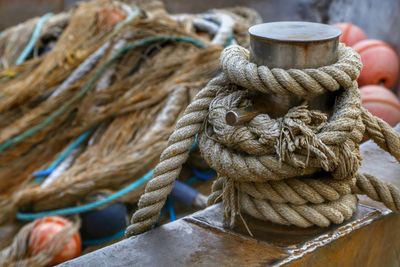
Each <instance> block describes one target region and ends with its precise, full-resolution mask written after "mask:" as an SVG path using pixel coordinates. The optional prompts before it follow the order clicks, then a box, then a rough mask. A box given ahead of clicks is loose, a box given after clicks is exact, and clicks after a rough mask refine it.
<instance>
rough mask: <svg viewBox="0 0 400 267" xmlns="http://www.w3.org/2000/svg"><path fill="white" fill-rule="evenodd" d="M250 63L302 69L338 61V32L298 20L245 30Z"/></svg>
mask: <svg viewBox="0 0 400 267" xmlns="http://www.w3.org/2000/svg"><path fill="white" fill-rule="evenodd" d="M249 33H250V60H251V61H252V62H254V63H256V64H257V65H266V66H268V67H269V68H283V69H305V68H318V67H322V66H326V65H331V64H333V63H335V62H336V61H337V60H338V44H339V36H340V34H341V31H340V30H339V29H337V28H336V27H334V26H331V25H327V24H321V23H313V22H302V21H294V22H293V21H282V22H270V23H263V24H258V25H254V26H252V27H250V28H249Z"/></svg>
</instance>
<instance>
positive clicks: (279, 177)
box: [126, 44, 400, 236]
mask: <svg viewBox="0 0 400 267" xmlns="http://www.w3.org/2000/svg"><path fill="white" fill-rule="evenodd" d="M221 67H222V70H223V73H222V74H220V75H219V76H218V77H216V78H214V79H213V80H212V81H210V82H209V84H208V85H207V86H206V87H205V88H204V89H202V90H201V91H200V92H199V94H198V95H197V96H196V97H195V99H194V100H193V102H192V103H191V104H190V105H189V106H188V107H187V109H186V111H185V113H184V115H183V116H182V118H181V119H180V120H179V121H178V123H177V126H176V129H175V131H174V132H173V134H172V135H171V136H170V138H169V142H168V146H167V148H166V149H165V150H164V152H163V153H162V154H161V158H160V163H159V164H158V165H157V166H156V168H155V171H154V177H153V179H152V180H150V181H149V183H148V184H147V186H146V190H145V193H144V194H143V195H142V196H141V198H140V200H139V209H138V210H137V211H136V213H135V214H134V215H133V216H132V220H131V225H130V226H129V227H128V229H127V231H126V235H127V236H130V235H135V234H139V233H142V232H145V231H147V230H149V229H150V228H151V227H152V226H153V225H154V224H155V222H156V221H157V218H158V216H159V212H160V210H161V208H162V206H163V205H164V202H165V199H166V197H167V196H168V194H169V193H170V191H171V189H172V186H173V182H174V180H175V179H176V177H178V175H179V173H180V170H181V167H182V164H183V163H184V162H185V161H186V160H187V157H188V153H189V149H190V146H191V144H192V143H193V142H194V139H195V136H196V135H197V134H198V136H199V147H200V150H201V152H202V155H203V157H204V158H205V160H206V161H207V162H208V164H209V165H210V166H211V167H212V168H213V169H215V170H216V171H217V173H218V178H217V180H216V181H215V182H214V184H213V188H212V191H213V192H212V194H211V195H210V197H209V204H213V203H216V202H218V201H220V200H222V201H223V204H224V210H225V212H224V215H225V219H226V222H227V223H228V224H229V226H231V227H232V226H234V224H235V218H236V215H238V214H239V215H240V213H241V211H243V212H245V213H247V214H249V215H251V216H253V217H256V218H259V219H262V220H266V221H271V222H274V223H278V224H284V225H295V226H299V227H309V226H312V225H317V226H320V227H327V226H329V225H330V224H332V223H334V224H340V223H342V222H343V221H344V220H347V219H349V218H350V217H351V216H352V215H353V214H354V212H355V211H356V208H357V197H356V195H355V194H366V195H367V196H369V197H370V198H372V199H374V200H377V201H381V202H383V203H384V204H385V205H386V206H387V207H388V208H390V209H392V210H395V211H398V210H399V209H400V192H399V190H398V189H397V188H395V187H394V186H392V185H389V184H386V183H384V182H383V181H380V180H379V179H377V178H375V177H373V176H371V175H363V174H360V173H358V168H359V167H360V164H361V156H360V152H359V144H360V142H361V141H362V139H363V136H364V134H366V135H367V136H368V137H370V138H371V139H373V140H374V141H375V142H376V143H377V144H378V145H379V146H380V147H381V148H382V149H384V150H386V151H388V152H389V153H391V154H392V155H393V156H394V157H395V158H396V159H397V160H400V136H399V134H397V133H396V132H394V130H393V129H392V128H391V127H390V126H389V125H387V124H386V123H385V122H384V121H382V120H381V119H379V118H376V117H374V116H373V115H371V114H370V113H369V112H368V111H367V110H365V109H364V108H362V107H361V101H360V96H359V92H358V86H357V82H356V79H357V77H358V75H359V73H360V70H361V68H362V64H361V61H360V57H359V55H358V54H357V53H356V52H354V51H353V50H352V49H351V48H349V47H345V46H344V45H343V44H340V45H339V60H338V61H337V62H336V63H335V64H333V65H330V66H324V67H321V68H318V69H304V70H299V69H290V70H283V69H269V68H268V67H267V66H257V65H255V64H254V63H251V62H249V52H248V50H246V49H245V48H243V47H240V46H230V47H228V48H226V49H225V50H224V51H223V53H222V55H221ZM254 91H255V92H259V93H262V94H273V95H279V96H293V95H295V96H299V97H301V98H302V99H305V103H304V104H302V105H300V106H296V107H293V108H291V109H290V110H289V111H288V112H287V114H286V115H284V116H283V117H281V118H275V119H274V118H271V117H270V116H269V115H268V114H259V115H257V116H256V117H254V118H253V119H252V120H251V121H249V122H248V123H245V124H243V125H239V126H229V125H227V124H226V122H225V114H226V112H227V111H229V110H230V109H233V108H240V107H244V106H245V107H247V106H249V105H251V104H252V103H251V99H250V98H249V97H248V95H249V94H250V93H251V92H254ZM327 92H337V99H336V101H335V104H334V108H333V114H332V116H330V117H329V118H328V116H327V114H325V113H323V112H320V111H317V110H310V109H309V108H308V107H307V101H308V100H311V99H312V98H313V97H315V96H318V95H321V94H324V93H327Z"/></svg>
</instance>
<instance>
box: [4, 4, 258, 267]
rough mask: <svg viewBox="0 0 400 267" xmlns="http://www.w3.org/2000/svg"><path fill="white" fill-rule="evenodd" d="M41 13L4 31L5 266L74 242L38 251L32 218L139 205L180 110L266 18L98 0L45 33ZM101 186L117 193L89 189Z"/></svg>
mask: <svg viewBox="0 0 400 267" xmlns="http://www.w3.org/2000/svg"><path fill="white" fill-rule="evenodd" d="M40 21H43V17H42V18H40V19H39V18H38V19H34V20H30V21H28V22H27V23H23V24H21V25H19V26H16V27H13V28H11V29H8V30H5V31H4V32H3V34H2V35H1V36H0V61H1V63H0V235H1V236H2V238H1V240H0V249H1V250H0V266H16V265H18V266H44V265H46V264H47V263H48V262H50V261H51V259H52V257H54V255H57V254H58V253H59V252H60V250H61V249H62V248H63V246H61V245H59V246H58V245H57V246H54V247H49V248H46V249H45V250H44V252H43V253H40V254H38V255H31V253H29V250H28V246H27V240H29V235H30V230H31V228H32V227H31V226H30V224H27V225H26V227H23V228H22V230H21V231H20V232H19V233H18V234H16V232H17V231H18V229H19V228H20V227H21V226H22V223H21V221H30V220H35V219H37V218H42V217H46V216H54V215H63V216H71V215H75V214H79V213H84V212H87V211H88V210H94V209H96V208H99V207H104V206H105V204H109V203H112V202H113V201H118V202H123V203H125V204H131V205H135V203H136V202H137V200H138V198H139V196H140V195H141V192H142V191H143V190H144V184H145V183H146V182H147V181H148V179H149V178H150V177H151V175H150V174H149V173H151V172H152V169H153V167H154V166H155V165H156V164H157V162H158V159H159V156H160V154H161V152H162V150H163V148H164V147H165V146H166V144H167V140H168V137H169V135H170V134H171V133H172V131H173V129H174V126H175V124H176V121H177V119H178V118H179V117H180V116H181V115H182V113H183V111H184V109H185V107H186V106H187V105H188V104H189V103H190V101H191V99H192V98H193V97H194V95H196V93H197V92H198V91H199V90H200V89H201V88H203V87H204V86H205V85H206V84H207V82H208V81H209V80H210V79H211V78H212V77H214V76H215V75H216V74H217V73H218V70H219V64H218V58H219V56H220V53H221V51H222V49H223V46H224V45H226V44H229V43H232V42H237V43H239V44H241V45H244V46H246V45H248V36H247V34H246V31H247V28H248V27H249V26H250V25H252V24H254V23H257V22H259V16H258V14H257V13H256V12H254V11H252V10H250V9H247V8H232V9H224V10H213V11H209V12H206V13H201V14H177V15H173V14H169V13H167V12H166V11H165V9H164V7H163V5H162V3H161V2H158V1H140V0H137V1H136V0H132V1H118V0H112V1H110V0H93V1H85V2H82V3H80V4H79V5H77V6H76V7H74V8H73V9H72V10H71V11H70V12H68V13H65V14H60V15H54V16H53V17H52V18H50V19H49V20H47V22H46V23H45V24H43V25H42V26H43V27H42V29H41V31H40V32H39V31H35V29H37V28H38V27H37V26H38V25H39V22H40ZM34 32H39V33H38V34H33V33H34ZM33 37H35V38H33ZM13 40H14V41H13ZM32 40H33V41H32ZM12 41H13V47H14V50H15V51H14V50H13V53H12V54H10V53H9V50H10V44H11V42H12ZM31 41H32V42H31ZM29 43H33V44H34V45H33V46H31V45H29V46H28V45H27V44H29ZM26 47H28V48H29V49H28V50H29V53H25V54H24V53H23V51H28V50H26ZM43 48H46V49H43ZM36 50H37V51H43V50H46V52H40V53H36V52H35V51H36ZM20 54H24V57H23V60H22V63H21V62H19V61H18V59H19V58H20V56H19V55H20ZM70 148H72V149H70ZM37 173H45V174H41V175H37ZM99 191H106V192H107V193H108V194H109V195H107V197H108V198H104V199H101V201H94V202H90V201H89V200H87V199H86V198H87V196H89V195H91V194H95V193H97V192H99ZM121 192H122V193H121ZM110 196H112V198H111V197H110ZM88 202H89V203H88ZM94 204H95V205H94ZM76 217H78V216H76ZM72 219H73V220H77V218H75V217H74V218H72ZM7 227H9V228H11V229H12V231H8V232H7V231H3V230H4V229H7ZM78 228H79V223H76V224H73V225H71V226H70V229H73V230H74V231H72V230H71V231H72V232H76V230H77V229H78ZM71 231H69V232H68V231H67V232H68V235H70V234H71V233H72V232H71ZM3 233H4V234H3ZM66 239H67V238H66V235H62V234H61V235H57V236H55V238H54V240H52V242H53V244H54V243H57V244H63V242H62V241H63V240H64V241H65V240H66Z"/></svg>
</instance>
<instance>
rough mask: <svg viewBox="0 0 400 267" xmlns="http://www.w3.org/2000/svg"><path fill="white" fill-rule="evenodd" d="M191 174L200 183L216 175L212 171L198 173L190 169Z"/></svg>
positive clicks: (198, 171)
mask: <svg viewBox="0 0 400 267" xmlns="http://www.w3.org/2000/svg"><path fill="white" fill-rule="evenodd" d="M192 172H193V174H194V175H195V176H196V177H197V178H199V179H200V180H202V181H208V180H210V179H212V178H213V177H215V176H216V175H217V173H216V172H215V171H214V170H208V171H200V170H198V169H196V168H192Z"/></svg>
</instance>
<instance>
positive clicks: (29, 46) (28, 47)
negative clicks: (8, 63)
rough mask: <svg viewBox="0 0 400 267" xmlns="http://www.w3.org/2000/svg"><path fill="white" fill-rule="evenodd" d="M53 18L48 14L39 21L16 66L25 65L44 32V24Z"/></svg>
mask: <svg viewBox="0 0 400 267" xmlns="http://www.w3.org/2000/svg"><path fill="white" fill-rule="evenodd" d="M52 16H53V14H52V13H48V14H46V15H44V16H42V17H41V18H40V19H39V21H38V22H37V23H36V25H35V28H34V29H33V33H32V36H31V38H30V39H29V42H28V43H27V45H26V46H25V47H24V50H22V52H21V54H20V55H19V57H18V58H17V60H16V61H15V64H16V65H20V64H22V63H24V61H25V60H26V59H27V58H28V56H29V54H30V53H31V52H32V49H33V47H34V46H35V45H36V42H37V41H38V39H39V37H40V32H41V31H42V28H43V26H44V24H45V23H46V21H47V20H48V19H49V18H51V17H52Z"/></svg>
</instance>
